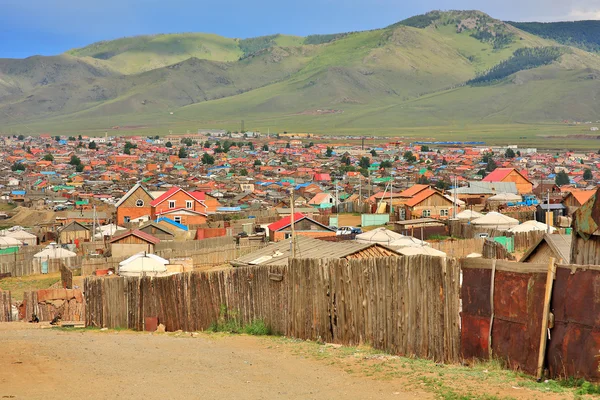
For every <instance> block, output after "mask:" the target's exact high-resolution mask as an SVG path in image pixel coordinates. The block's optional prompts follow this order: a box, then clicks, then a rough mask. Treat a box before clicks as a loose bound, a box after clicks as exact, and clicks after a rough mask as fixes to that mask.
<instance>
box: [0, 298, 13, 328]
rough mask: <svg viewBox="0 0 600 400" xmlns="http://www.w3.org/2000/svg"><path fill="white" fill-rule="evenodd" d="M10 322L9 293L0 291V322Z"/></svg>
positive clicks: (10, 304) (10, 305)
mask: <svg viewBox="0 0 600 400" xmlns="http://www.w3.org/2000/svg"><path fill="white" fill-rule="evenodd" d="M10 321H12V301H11V298H10V291H2V290H0V322H10Z"/></svg>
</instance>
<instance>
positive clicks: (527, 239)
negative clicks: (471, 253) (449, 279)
mask: <svg viewBox="0 0 600 400" xmlns="http://www.w3.org/2000/svg"><path fill="white" fill-rule="evenodd" d="M448 229H449V233H450V235H451V236H454V237H457V238H464V239H472V238H474V237H475V235H476V234H479V233H487V234H488V235H489V237H491V238H493V237H496V236H506V237H512V238H513V240H514V247H515V251H518V252H523V251H526V250H527V249H529V248H530V247H531V246H532V245H534V244H535V243H537V242H538V241H539V240H540V238H541V237H542V236H544V233H545V232H543V231H531V232H517V233H512V232H508V231H505V230H498V229H490V228H480V227H477V226H475V225H471V224H466V223H464V222H460V221H449V223H448Z"/></svg>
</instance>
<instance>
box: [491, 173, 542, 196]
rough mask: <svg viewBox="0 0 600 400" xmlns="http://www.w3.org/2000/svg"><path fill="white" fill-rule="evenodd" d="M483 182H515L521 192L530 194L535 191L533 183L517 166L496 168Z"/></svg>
mask: <svg viewBox="0 0 600 400" xmlns="http://www.w3.org/2000/svg"><path fill="white" fill-rule="evenodd" d="M482 181H483V182H514V183H515V185H516V186H517V192H518V193H519V194H529V193H531V192H532V191H533V183H531V181H530V180H529V179H527V177H526V176H525V175H524V173H521V172H519V171H517V170H516V169H515V168H496V169H495V170H493V171H492V172H491V173H490V174H489V175H487V176H486V177H485V178H483V180H482Z"/></svg>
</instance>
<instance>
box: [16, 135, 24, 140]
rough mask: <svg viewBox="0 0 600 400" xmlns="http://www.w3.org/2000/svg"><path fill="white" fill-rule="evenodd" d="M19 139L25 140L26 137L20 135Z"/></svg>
mask: <svg viewBox="0 0 600 400" xmlns="http://www.w3.org/2000/svg"><path fill="white" fill-rule="evenodd" d="M17 139H19V140H25V136H23V135H19V137H17Z"/></svg>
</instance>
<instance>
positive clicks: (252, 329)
mask: <svg viewBox="0 0 600 400" xmlns="http://www.w3.org/2000/svg"><path fill="white" fill-rule="evenodd" d="M208 330H209V331H210V332H228V333H245V334H247V335H254V336H267V335H272V334H273V331H272V330H271V327H269V326H268V325H267V324H266V323H265V321H264V320H262V319H255V320H253V321H252V322H250V323H248V324H243V323H242V322H241V320H240V319H239V316H238V313H237V312H235V311H231V310H227V307H225V306H224V305H221V310H220V312H219V318H218V320H217V321H215V322H213V323H212V324H211V325H210V327H209V328H208Z"/></svg>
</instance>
